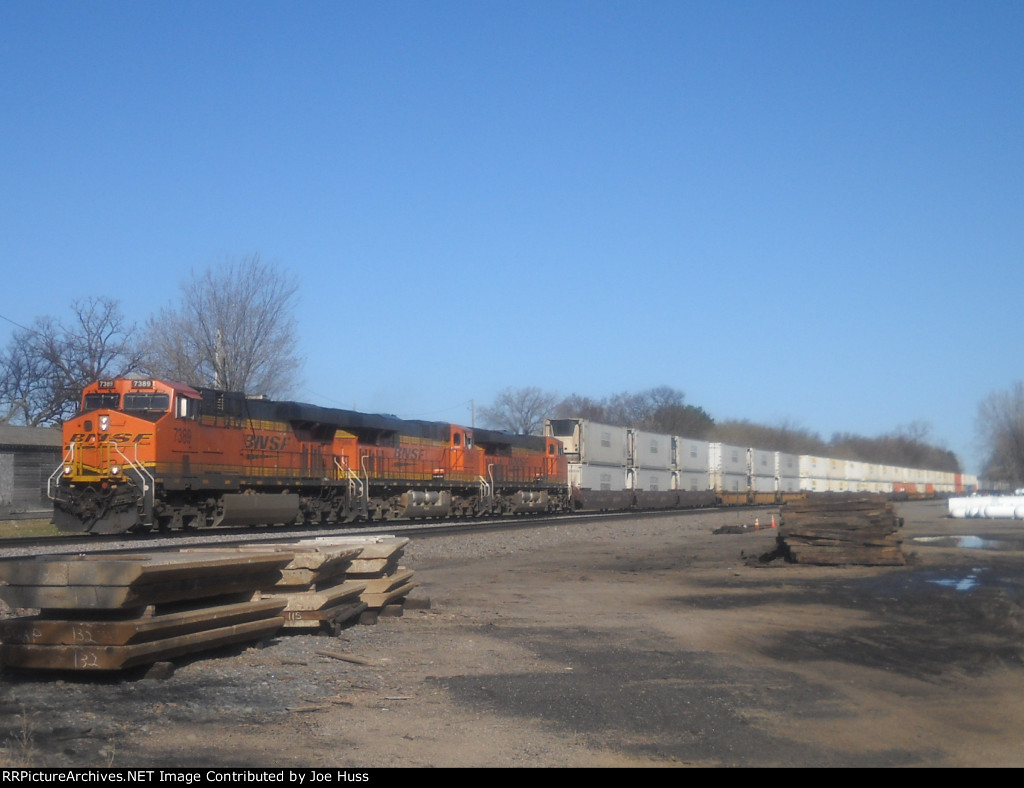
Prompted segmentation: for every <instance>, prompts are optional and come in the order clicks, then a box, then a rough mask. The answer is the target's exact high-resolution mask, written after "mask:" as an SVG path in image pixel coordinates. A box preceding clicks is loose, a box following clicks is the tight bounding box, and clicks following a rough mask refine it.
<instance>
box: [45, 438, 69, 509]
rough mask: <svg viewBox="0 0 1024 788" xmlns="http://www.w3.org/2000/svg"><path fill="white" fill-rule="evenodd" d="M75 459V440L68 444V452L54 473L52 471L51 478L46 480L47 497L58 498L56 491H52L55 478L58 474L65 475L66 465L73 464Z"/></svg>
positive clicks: (52, 499)
mask: <svg viewBox="0 0 1024 788" xmlns="http://www.w3.org/2000/svg"><path fill="white" fill-rule="evenodd" d="M74 461H75V444H74V442H72V443H69V444H68V450H67V453H66V454H65V455H64V457H63V459H61V461H60V464H59V465H58V466H57V468H56V470H55V471H54V472H53V473H51V474H50V478H48V479H47V480H46V497H47V498H49V499H50V500H51V501H56V500H57V495H56V493H52V492H50V490H51V489H52V488H53V486H54V485H53V480H54V478H56V477H57V476H63V475H64V466H65V465H71V464H72V463H73V462H74ZM58 486H59V485H58Z"/></svg>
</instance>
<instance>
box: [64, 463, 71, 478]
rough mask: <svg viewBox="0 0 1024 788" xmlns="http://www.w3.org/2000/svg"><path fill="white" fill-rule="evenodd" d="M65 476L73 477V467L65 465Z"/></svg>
mask: <svg viewBox="0 0 1024 788" xmlns="http://www.w3.org/2000/svg"><path fill="white" fill-rule="evenodd" d="M64 475H65V476H70V475H71V466H70V465H65V466H64Z"/></svg>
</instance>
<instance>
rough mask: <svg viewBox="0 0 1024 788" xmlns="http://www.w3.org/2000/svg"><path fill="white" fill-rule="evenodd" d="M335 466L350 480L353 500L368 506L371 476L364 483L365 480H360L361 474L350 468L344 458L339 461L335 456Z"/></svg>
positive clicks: (350, 491) (350, 493)
mask: <svg viewBox="0 0 1024 788" xmlns="http://www.w3.org/2000/svg"><path fill="white" fill-rule="evenodd" d="M334 465H335V466H336V467H337V469H338V470H339V471H341V472H342V474H343V476H344V478H345V479H347V480H348V484H349V495H351V496H352V498H358V499H359V500H361V501H362V502H363V504H364V505H367V504H368V502H369V496H368V493H367V491H368V490H369V486H370V479H369V476H367V479H366V482H365V483H364V482H363V480H362V479H360V478H359V474H357V473H356V472H355V471H353V470H352V469H351V468H350V467H349V466H348V463H347V462H345V460H344V458H342V459H340V460H339V458H338V457H337V456H335V457H334Z"/></svg>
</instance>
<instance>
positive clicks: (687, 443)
mask: <svg viewBox="0 0 1024 788" xmlns="http://www.w3.org/2000/svg"><path fill="white" fill-rule="evenodd" d="M675 442H676V467H677V468H679V470H680V471H696V472H698V473H707V472H708V471H709V470H710V469H711V465H710V462H711V461H710V459H709V458H710V448H711V444H709V443H708V442H707V441H699V440H694V439H693V438H676V439H675Z"/></svg>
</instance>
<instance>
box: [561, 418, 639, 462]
mask: <svg viewBox="0 0 1024 788" xmlns="http://www.w3.org/2000/svg"><path fill="white" fill-rule="evenodd" d="M544 432H545V434H547V435H549V436H552V437H555V438H558V439H559V440H561V441H562V445H563V446H564V450H565V454H566V456H567V457H568V459H569V462H579V463H582V464H584V465H587V464H600V465H620V466H622V467H623V468H625V466H626V443H627V441H626V428H625V427H612V426H610V425H608V424H600V423H598V422H595V421H587V420H586V419H548V420H547V421H546V422H545V424H544Z"/></svg>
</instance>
